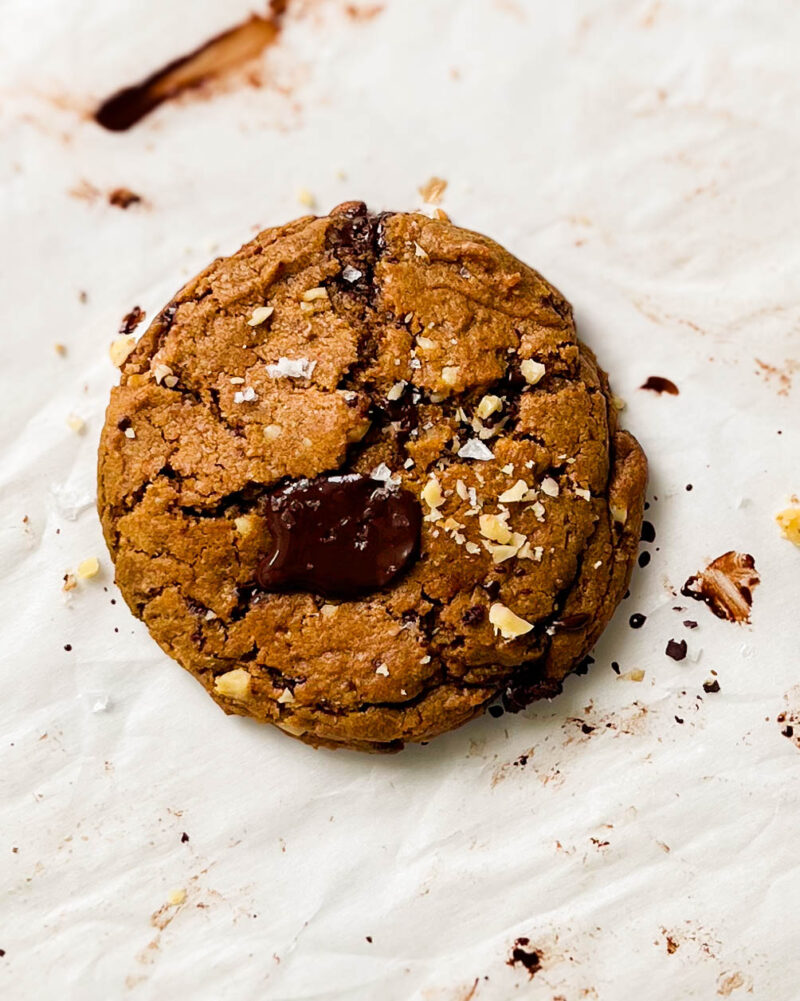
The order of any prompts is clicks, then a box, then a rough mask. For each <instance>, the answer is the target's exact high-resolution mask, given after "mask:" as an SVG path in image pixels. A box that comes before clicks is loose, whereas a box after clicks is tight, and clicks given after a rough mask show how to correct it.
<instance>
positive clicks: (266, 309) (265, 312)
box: [247, 306, 275, 327]
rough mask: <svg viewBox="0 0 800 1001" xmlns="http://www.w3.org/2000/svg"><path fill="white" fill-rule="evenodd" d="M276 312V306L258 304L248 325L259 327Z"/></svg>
mask: <svg viewBox="0 0 800 1001" xmlns="http://www.w3.org/2000/svg"><path fill="white" fill-rule="evenodd" d="M274 312H275V307H274V306H256V308H255V309H254V310H253V312H252V315H251V316H250V319H249V320H248V321H247V325H248V326H249V327H257V326H259V325H260V324H262V323H264V322H265V321H266V320H268V319H269V318H270V317H271V316H272V314H273V313H274Z"/></svg>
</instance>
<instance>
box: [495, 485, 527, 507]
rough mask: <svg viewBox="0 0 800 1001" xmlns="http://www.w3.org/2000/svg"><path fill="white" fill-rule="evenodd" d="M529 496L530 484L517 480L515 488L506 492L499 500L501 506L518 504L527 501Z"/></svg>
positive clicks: (510, 488)
mask: <svg viewBox="0 0 800 1001" xmlns="http://www.w3.org/2000/svg"><path fill="white" fill-rule="evenodd" d="M527 495H528V484H527V483H526V482H525V480H517V482H516V483H515V484H514V486H513V487H509V488H508V490H504V491H503V493H501V494H500V496H499V497H498V498H497V499H498V500H499V501H500V503H501V504H516V503H517V502H519V501H521V500H525V499H526V498H527Z"/></svg>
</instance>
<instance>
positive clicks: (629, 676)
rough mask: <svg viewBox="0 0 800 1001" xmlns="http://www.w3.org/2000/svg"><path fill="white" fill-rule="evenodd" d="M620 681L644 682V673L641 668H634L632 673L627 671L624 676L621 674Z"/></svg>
mask: <svg viewBox="0 0 800 1001" xmlns="http://www.w3.org/2000/svg"><path fill="white" fill-rule="evenodd" d="M617 680H618V681H644V671H643V670H642V669H641V668H640V667H635V668H633V670H632V671H626V672H625V673H624V674H620V675H619V678H618V679H617Z"/></svg>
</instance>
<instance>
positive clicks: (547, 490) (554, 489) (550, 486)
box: [540, 476, 559, 497]
mask: <svg viewBox="0 0 800 1001" xmlns="http://www.w3.org/2000/svg"><path fill="white" fill-rule="evenodd" d="M540 486H541V488H542V493H543V494H547V496H548V497H558V494H559V487H558V483H557V482H556V481H555V480H554V479H553V477H552V476H545V478H544V479H543V480H542V482H541V484H540Z"/></svg>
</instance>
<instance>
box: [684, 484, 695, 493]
mask: <svg viewBox="0 0 800 1001" xmlns="http://www.w3.org/2000/svg"><path fill="white" fill-rule="evenodd" d="M686 489H687V490H688V491H692V490H694V487H693V486H692V484H691V483H687V484H686Z"/></svg>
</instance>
